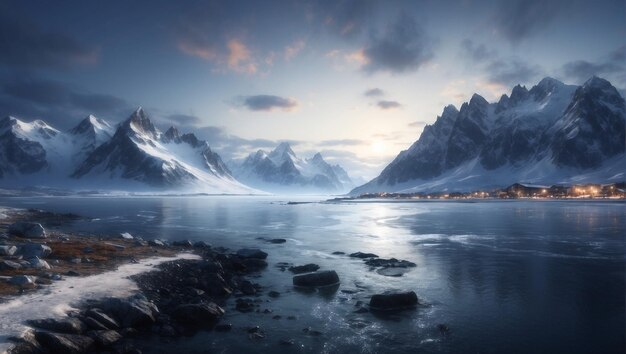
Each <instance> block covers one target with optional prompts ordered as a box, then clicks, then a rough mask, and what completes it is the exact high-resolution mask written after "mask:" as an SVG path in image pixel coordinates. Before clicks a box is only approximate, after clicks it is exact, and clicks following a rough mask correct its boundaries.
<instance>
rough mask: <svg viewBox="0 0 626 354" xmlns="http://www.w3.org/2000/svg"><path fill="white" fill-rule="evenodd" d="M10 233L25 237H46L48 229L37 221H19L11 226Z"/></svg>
mask: <svg viewBox="0 0 626 354" xmlns="http://www.w3.org/2000/svg"><path fill="white" fill-rule="evenodd" d="M9 233H10V234H13V235H16V236H19V237H25V238H46V237H47V235H46V230H45V229H44V228H43V226H41V224H39V223H36V222H26V221H18V222H15V223H13V224H11V225H10V226H9Z"/></svg>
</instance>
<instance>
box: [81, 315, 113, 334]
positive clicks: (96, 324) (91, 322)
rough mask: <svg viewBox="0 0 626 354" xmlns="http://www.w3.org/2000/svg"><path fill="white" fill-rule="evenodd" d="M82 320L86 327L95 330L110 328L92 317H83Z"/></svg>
mask: <svg viewBox="0 0 626 354" xmlns="http://www.w3.org/2000/svg"><path fill="white" fill-rule="evenodd" d="M83 322H84V323H85V324H86V325H87V327H89V328H90V329H93V330H96V331H107V330H109V329H110V328H108V327H107V326H105V325H103V324H102V323H100V322H98V321H97V320H95V319H93V318H92V317H85V318H83Z"/></svg>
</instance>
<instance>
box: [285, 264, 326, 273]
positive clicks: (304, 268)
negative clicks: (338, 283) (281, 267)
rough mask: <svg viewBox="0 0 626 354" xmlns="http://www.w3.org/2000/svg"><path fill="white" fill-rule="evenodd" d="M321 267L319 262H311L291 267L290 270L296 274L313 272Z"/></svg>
mask: <svg viewBox="0 0 626 354" xmlns="http://www.w3.org/2000/svg"><path fill="white" fill-rule="evenodd" d="M318 269H320V266H318V265H317V264H313V263H309V264H305V265H301V266H294V267H289V271H290V272H292V273H294V274H302V273H311V272H315V271H317V270H318Z"/></svg>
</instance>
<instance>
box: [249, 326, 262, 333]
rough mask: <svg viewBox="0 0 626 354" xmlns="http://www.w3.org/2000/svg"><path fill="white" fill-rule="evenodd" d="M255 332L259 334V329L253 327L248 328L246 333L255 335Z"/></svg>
mask: <svg viewBox="0 0 626 354" xmlns="http://www.w3.org/2000/svg"><path fill="white" fill-rule="evenodd" d="M257 332H261V327H259V326H254V327H249V328H248V333H257Z"/></svg>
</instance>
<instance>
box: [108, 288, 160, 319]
mask: <svg viewBox="0 0 626 354" xmlns="http://www.w3.org/2000/svg"><path fill="white" fill-rule="evenodd" d="M101 307H102V310H104V311H106V312H108V313H111V314H112V315H114V316H115V318H116V319H117V320H119V322H120V324H121V325H122V326H124V327H141V326H146V325H150V324H153V323H154V322H155V321H156V319H155V316H156V315H157V314H158V313H159V310H158V309H157V307H156V306H155V305H154V304H153V303H152V302H150V301H148V299H146V297H145V296H143V295H142V294H137V295H135V296H131V297H129V298H126V299H120V298H107V299H105V300H104V301H102V304H101Z"/></svg>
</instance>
